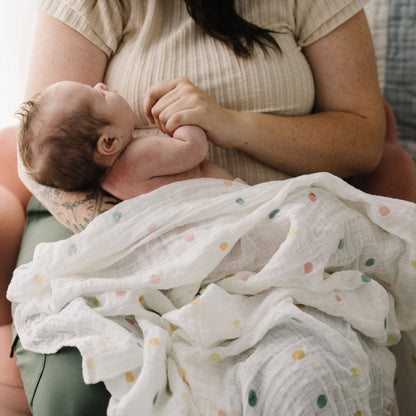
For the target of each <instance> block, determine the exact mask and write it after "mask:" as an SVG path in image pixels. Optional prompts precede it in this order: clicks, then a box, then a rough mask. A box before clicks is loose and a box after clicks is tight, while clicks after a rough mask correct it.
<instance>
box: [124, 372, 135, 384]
mask: <svg viewBox="0 0 416 416" xmlns="http://www.w3.org/2000/svg"><path fill="white" fill-rule="evenodd" d="M124 377H125V379H126V381H127V383H132V382H133V381H134V380H135V379H136V378H135V377H134V374H133V372H132V371H127V373H126V374H125V375H124Z"/></svg>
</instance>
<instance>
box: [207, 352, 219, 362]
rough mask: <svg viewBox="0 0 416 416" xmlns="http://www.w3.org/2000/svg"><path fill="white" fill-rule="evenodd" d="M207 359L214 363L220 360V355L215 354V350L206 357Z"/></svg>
mask: <svg viewBox="0 0 416 416" xmlns="http://www.w3.org/2000/svg"><path fill="white" fill-rule="evenodd" d="M208 360H209V361H211V363H215V362H216V361H219V360H221V356H220V355H219V354H217V353H216V352H214V353H213V354H211V355H210V356H209V357H208Z"/></svg>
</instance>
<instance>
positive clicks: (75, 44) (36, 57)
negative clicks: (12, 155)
mask: <svg viewBox="0 0 416 416" xmlns="http://www.w3.org/2000/svg"><path fill="white" fill-rule="evenodd" d="M106 66H107V56H106V55H105V53H104V52H103V51H101V50H100V49H99V48H97V47H96V46H95V45H94V44H92V43H91V42H90V41H89V40H87V39H86V38H85V37H83V36H82V35H80V34H79V33H78V32H76V31H75V30H73V29H71V28H70V27H69V26H67V25H66V24H64V23H62V22H61V21H59V20H57V19H55V18H53V17H51V16H49V15H47V14H45V13H40V14H39V16H38V21H37V25H36V30H35V38H34V42H33V49H32V56H31V62H30V67H29V75H28V80H27V87H26V98H30V97H32V96H33V95H34V94H36V93H37V92H40V91H42V90H43V89H44V88H46V87H47V86H48V85H50V84H53V83H55V82H57V81H61V80H75V81H79V82H83V83H86V84H89V85H91V86H92V85H95V84H96V83H97V82H100V81H102V80H103V78H104V72H105V69H106ZM20 172H21V173H20V176H21V178H22V180H23V182H24V183H25V185H26V186H27V187H28V188H29V190H30V191H31V192H32V193H33V194H34V195H35V196H36V198H38V199H39V201H41V202H42V204H43V205H44V206H45V207H46V208H47V209H48V210H49V211H50V212H51V213H52V214H53V215H54V216H55V217H56V218H57V220H58V221H60V222H61V223H62V224H63V225H64V226H65V227H67V228H69V229H71V230H72V231H74V232H79V231H81V230H82V229H84V228H85V227H86V226H87V225H88V223H89V222H90V221H91V220H92V219H93V218H94V217H96V216H97V215H98V214H100V213H101V212H103V211H105V210H107V209H109V208H111V207H112V206H113V205H114V204H115V203H117V202H118V200H117V199H115V198H113V197H110V196H105V195H103V194H102V193H101V191H99V190H94V191H91V192H88V193H82V192H81V193H66V192H61V191H58V190H56V189H52V188H48V187H45V186H41V185H38V184H37V183H36V182H34V181H33V180H31V179H30V177H28V176H27V175H25V174H24V173H22V171H21V170H20Z"/></svg>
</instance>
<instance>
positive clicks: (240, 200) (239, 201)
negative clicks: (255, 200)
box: [235, 198, 245, 205]
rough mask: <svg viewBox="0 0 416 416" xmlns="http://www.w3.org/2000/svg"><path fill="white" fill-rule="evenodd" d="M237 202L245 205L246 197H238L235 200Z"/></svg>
mask: <svg viewBox="0 0 416 416" xmlns="http://www.w3.org/2000/svg"><path fill="white" fill-rule="evenodd" d="M235 202H236V203H237V204H239V205H244V203H245V201H244V199H243V198H237V199H236V200H235Z"/></svg>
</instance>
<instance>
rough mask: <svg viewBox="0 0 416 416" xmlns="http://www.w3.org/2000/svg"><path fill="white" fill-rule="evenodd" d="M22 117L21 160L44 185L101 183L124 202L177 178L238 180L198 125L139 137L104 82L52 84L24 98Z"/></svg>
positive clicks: (72, 187) (71, 187)
mask: <svg viewBox="0 0 416 416" xmlns="http://www.w3.org/2000/svg"><path fill="white" fill-rule="evenodd" d="M18 115H19V116H20V118H21V125H20V129H19V138H18V144H19V152H20V155H21V158H22V162H23V164H24V166H25V167H26V169H27V170H28V173H29V174H30V175H31V176H32V177H33V179H34V180H35V181H37V182H38V183H40V184H43V185H46V186H51V187H54V188H59V189H61V190H64V191H85V190H87V189H91V188H94V187H96V186H101V187H102V188H103V189H104V190H105V191H107V192H109V193H110V194H112V195H114V196H115V197H117V198H119V199H123V200H124V199H129V198H133V197H135V196H137V195H140V194H142V193H146V192H150V191H152V190H154V189H156V188H158V187H160V186H163V185H166V184H168V183H171V182H176V181H179V180H185V179H192V178H200V177H214V178H220V179H233V177H232V176H231V175H230V174H229V173H228V172H227V171H226V170H225V169H223V168H222V167H220V166H219V165H217V164H216V163H213V162H210V161H208V160H205V157H206V155H207V152H208V142H207V138H206V135H205V132H204V131H203V130H202V129H201V128H199V127H197V126H182V127H179V128H178V129H177V130H176V131H175V132H174V134H173V137H164V136H141V137H137V138H133V130H134V121H135V114H134V111H133V109H132V108H131V107H130V105H129V104H128V103H127V101H126V100H125V99H124V98H123V97H121V96H120V95H119V94H118V93H117V92H116V91H112V90H110V89H109V88H107V86H106V85H105V84H103V83H99V84H97V85H96V86H95V87H94V88H93V87H90V86H89V85H86V84H81V83H79V82H75V81H61V82H58V83H56V84H52V85H51V86H49V87H48V88H46V89H45V90H44V91H43V92H42V93H41V94H38V95H37V96H35V97H34V99H33V100H30V101H27V102H25V103H23V104H22V106H21V109H20V112H18Z"/></svg>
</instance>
